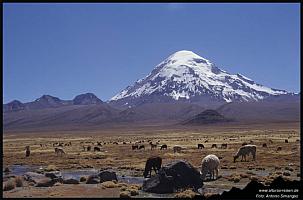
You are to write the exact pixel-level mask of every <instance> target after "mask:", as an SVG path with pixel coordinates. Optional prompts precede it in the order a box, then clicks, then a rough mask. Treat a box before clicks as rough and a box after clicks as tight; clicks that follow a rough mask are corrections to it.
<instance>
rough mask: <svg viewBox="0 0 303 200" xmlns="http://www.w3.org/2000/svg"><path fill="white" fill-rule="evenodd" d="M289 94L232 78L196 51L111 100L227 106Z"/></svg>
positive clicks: (177, 58)
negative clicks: (202, 100)
mask: <svg viewBox="0 0 303 200" xmlns="http://www.w3.org/2000/svg"><path fill="white" fill-rule="evenodd" d="M286 93H287V92H286V91H283V90H275V89H271V88H268V87H265V86H262V85H260V84H257V83H255V82H254V81H253V80H251V79H249V78H247V77H245V76H243V75H241V74H236V75H232V74H229V73H228V72H226V71H224V70H221V69H219V68H218V67H216V66H215V65H214V64H213V63H211V62H210V61H209V60H207V59H205V58H203V57H201V56H199V55H197V54H195V53H193V52H192V51H187V50H182V51H178V52H175V53H173V54H172V55H170V56H169V57H168V58H167V59H165V60H164V61H163V62H161V63H160V64H159V65H157V66H156V67H155V69H154V70H153V71H152V72H151V73H150V74H149V75H147V76H146V77H145V78H143V79H140V80H138V81H137V82H135V84H134V85H133V86H128V87H127V88H126V89H124V90H123V91H121V92H120V93H119V94H117V95H116V96H114V97H113V98H112V99H111V100H112V101H118V100H121V99H127V98H128V99H135V98H141V97H144V98H145V97H146V96H148V95H155V94H156V95H160V96H165V97H170V98H172V99H174V100H179V99H180V98H182V99H185V100H190V99H191V98H195V97H203V96H212V97H213V98H215V99H218V100H221V101H225V102H232V101H251V100H252V101H258V100H260V99H263V98H265V97H267V96H269V95H279V94H286ZM195 99H197V98H195Z"/></svg>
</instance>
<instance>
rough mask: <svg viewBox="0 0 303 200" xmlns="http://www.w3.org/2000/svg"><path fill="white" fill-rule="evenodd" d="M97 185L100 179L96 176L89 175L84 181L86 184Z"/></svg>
mask: <svg viewBox="0 0 303 200" xmlns="http://www.w3.org/2000/svg"><path fill="white" fill-rule="evenodd" d="M98 183H100V177H99V176H98V175H90V176H89V177H88V178H87V180H86V184H98Z"/></svg>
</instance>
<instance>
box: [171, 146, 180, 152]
mask: <svg viewBox="0 0 303 200" xmlns="http://www.w3.org/2000/svg"><path fill="white" fill-rule="evenodd" d="M173 150H174V153H176V152H177V153H181V147H180V146H174V148H173Z"/></svg>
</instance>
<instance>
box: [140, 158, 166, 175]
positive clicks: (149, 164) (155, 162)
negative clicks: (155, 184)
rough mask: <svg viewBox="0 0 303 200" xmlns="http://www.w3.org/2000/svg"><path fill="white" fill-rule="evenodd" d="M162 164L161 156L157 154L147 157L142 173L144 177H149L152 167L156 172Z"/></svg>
mask: <svg viewBox="0 0 303 200" xmlns="http://www.w3.org/2000/svg"><path fill="white" fill-rule="evenodd" d="M161 165H162V158H160V157H159V156H153V157H150V158H148V159H147V161H146V163H145V170H144V173H143V176H144V178H147V177H148V175H149V177H151V172H152V169H154V171H155V173H156V174H157V173H158V171H159V170H160V168H161Z"/></svg>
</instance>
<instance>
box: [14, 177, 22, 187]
mask: <svg viewBox="0 0 303 200" xmlns="http://www.w3.org/2000/svg"><path fill="white" fill-rule="evenodd" d="M15 183H16V187H22V186H23V179H22V177H21V176H17V177H16V178H15Z"/></svg>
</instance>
